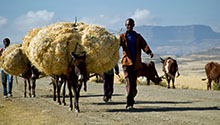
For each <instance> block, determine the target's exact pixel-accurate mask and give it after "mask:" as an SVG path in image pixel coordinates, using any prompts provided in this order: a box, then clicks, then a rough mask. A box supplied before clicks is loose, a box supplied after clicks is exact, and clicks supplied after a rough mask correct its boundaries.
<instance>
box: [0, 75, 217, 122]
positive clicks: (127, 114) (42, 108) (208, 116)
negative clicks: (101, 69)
mask: <svg viewBox="0 0 220 125" xmlns="http://www.w3.org/2000/svg"><path fill="white" fill-rule="evenodd" d="M49 81H50V80H49V78H44V79H41V80H39V81H37V89H36V94H37V97H36V98H24V97H23V83H22V79H19V84H16V83H14V88H13V97H11V98H7V99H5V98H3V97H2V85H1V86H0V125H8V124H16V125H19V124H22V125H24V124H25V125H30V124H46V125H50V124H51V125H54V124H100V125H103V124H137V125H141V124H158V125H162V124H169V125H170V124H171V125H199V124H205V125H219V124H220V96H219V95H220V91H206V90H192V89H180V88H177V89H167V88H163V87H159V86H154V85H151V86H143V85H142V86H141V85H139V86H138V91H139V93H138V95H137V97H136V98H135V100H136V104H135V106H134V107H135V109H132V110H126V109H125V106H126V103H125V102H126V91H125V85H124V84H115V86H114V88H115V90H114V96H113V98H112V101H111V102H109V103H104V102H103V101H102V97H103V86H102V84H101V83H98V84H97V83H94V82H90V83H88V92H83V91H82V92H81V95H82V97H81V98H80V110H81V112H80V113H75V112H74V111H68V104H69V99H68V98H67V99H66V102H67V106H63V105H57V103H56V102H54V101H53V99H52V86H51V85H49V84H48V83H49ZM191 84H194V83H193V81H192V82H191Z"/></svg>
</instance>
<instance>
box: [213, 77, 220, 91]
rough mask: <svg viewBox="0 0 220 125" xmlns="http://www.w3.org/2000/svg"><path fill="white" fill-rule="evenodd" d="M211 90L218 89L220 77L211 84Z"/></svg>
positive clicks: (219, 88)
mask: <svg viewBox="0 0 220 125" xmlns="http://www.w3.org/2000/svg"><path fill="white" fill-rule="evenodd" d="M213 90H220V78H219V79H218V80H217V81H216V82H215V83H214V84H213Z"/></svg>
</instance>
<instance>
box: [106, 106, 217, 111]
mask: <svg viewBox="0 0 220 125" xmlns="http://www.w3.org/2000/svg"><path fill="white" fill-rule="evenodd" d="M208 110H209V111H210V110H220V109H219V107H151V106H149V107H144V108H133V109H111V110H107V112H170V111H208Z"/></svg>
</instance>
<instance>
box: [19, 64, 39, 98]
mask: <svg viewBox="0 0 220 125" xmlns="http://www.w3.org/2000/svg"><path fill="white" fill-rule="evenodd" d="M40 75H41V73H40V72H39V71H38V70H37V69H36V68H35V66H33V65H30V66H29V68H28V70H27V72H26V73H24V74H21V76H20V77H22V78H24V97H26V93H27V92H26V89H27V83H28V90H29V96H30V97H35V96H36V95H35V87H36V80H37V79H39V78H40V77H39V76H40Z"/></svg>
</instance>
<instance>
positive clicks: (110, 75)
mask: <svg viewBox="0 0 220 125" xmlns="http://www.w3.org/2000/svg"><path fill="white" fill-rule="evenodd" d="M113 69H115V74H116V75H119V68H118V64H116V66H115V67H114V68H113ZM113 69H111V70H109V71H107V72H104V73H102V79H103V88H104V97H103V101H105V102H108V101H109V100H111V98H112V94H113V91H114V88H113V85H114V70H113Z"/></svg>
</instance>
